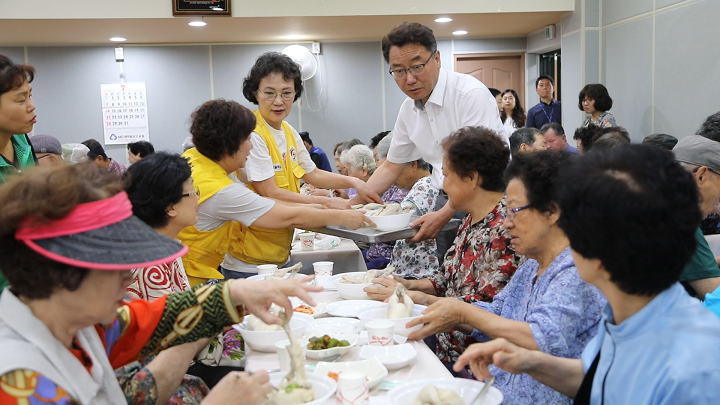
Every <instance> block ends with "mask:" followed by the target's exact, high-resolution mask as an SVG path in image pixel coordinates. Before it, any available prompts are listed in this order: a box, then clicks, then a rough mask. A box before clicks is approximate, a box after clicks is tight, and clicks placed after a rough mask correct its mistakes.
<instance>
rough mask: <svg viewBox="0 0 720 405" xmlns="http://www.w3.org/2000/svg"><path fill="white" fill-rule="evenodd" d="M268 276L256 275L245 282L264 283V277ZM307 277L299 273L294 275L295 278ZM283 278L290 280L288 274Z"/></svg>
mask: <svg viewBox="0 0 720 405" xmlns="http://www.w3.org/2000/svg"><path fill="white" fill-rule="evenodd" d="M269 275H270V274H256V275H254V276H250V277H248V278H246V279H245V280H249V281H264V280H265V277H267V276H269ZM307 276H308V275H307V274H300V273H296V274H295V278H303V277H307ZM283 278H284V279H285V280H288V279H290V273H288V274H286V275H285V276H284V277H283Z"/></svg>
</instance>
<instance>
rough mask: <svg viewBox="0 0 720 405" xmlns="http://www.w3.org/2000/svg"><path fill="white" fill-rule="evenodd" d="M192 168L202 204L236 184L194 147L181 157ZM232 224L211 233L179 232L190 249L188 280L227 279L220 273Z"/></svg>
mask: <svg viewBox="0 0 720 405" xmlns="http://www.w3.org/2000/svg"><path fill="white" fill-rule="evenodd" d="M182 156H183V157H185V158H187V159H188V162H189V163H190V166H191V167H192V179H193V183H194V184H195V187H197V188H198V189H199V190H200V201H199V203H200V204H202V203H203V202H204V201H206V200H207V199H208V198H210V197H212V196H213V195H215V193H217V192H218V191H220V190H222V189H223V188H225V187H228V186H230V185H232V184H233V181H232V180H231V179H230V177H228V174H227V172H226V171H225V169H223V168H222V167H220V165H218V164H217V163H216V162H214V161H213V160H211V159H208V158H207V157H205V156H204V155H202V154H201V153H200V152H198V150H197V149H195V148H192V149H188V150H187V151H185V153H183V154H182ZM231 226H232V222H231V221H227V222H225V223H224V224H223V225H222V226H221V227H219V228H217V229H214V230H212V231H200V230H198V229H197V228H196V227H195V226H194V225H193V226H188V227H187V228H185V229H183V230H182V231H180V234H179V235H178V239H180V241H181V242H182V243H183V244H184V245H186V246H187V247H188V248H189V249H190V250H189V251H188V252H187V254H186V255H185V256H183V258H182V260H183V266H185V272H186V273H187V275H188V276H189V277H195V278H204V279H207V278H214V279H224V278H225V277H224V276H223V275H222V273H220V272H219V271H217V268H218V266H220V263H222V261H223V259H224V258H225V253H227V251H228V245H229V243H230V237H229V236H230V228H231Z"/></svg>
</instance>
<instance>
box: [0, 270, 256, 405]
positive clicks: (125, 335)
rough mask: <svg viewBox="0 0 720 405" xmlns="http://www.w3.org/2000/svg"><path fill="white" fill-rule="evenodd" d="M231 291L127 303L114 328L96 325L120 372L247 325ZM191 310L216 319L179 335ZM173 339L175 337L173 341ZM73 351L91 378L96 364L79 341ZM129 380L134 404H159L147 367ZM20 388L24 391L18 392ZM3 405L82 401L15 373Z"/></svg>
mask: <svg viewBox="0 0 720 405" xmlns="http://www.w3.org/2000/svg"><path fill="white" fill-rule="evenodd" d="M229 287H230V284H229V283H221V284H215V285H211V286H204V285H203V286H198V287H195V288H194V289H193V290H192V291H184V292H180V293H177V294H171V295H167V296H163V297H160V298H158V299H157V300H155V301H154V302H148V301H144V300H135V301H132V302H127V303H126V304H125V305H124V306H123V307H121V308H119V309H118V311H117V319H116V320H115V321H114V322H113V323H111V324H108V325H95V330H96V331H97V333H98V335H99V337H100V339H101V340H102V342H103V344H104V346H105V348H106V353H107V356H108V359H109V360H110V364H111V365H112V366H113V367H114V368H118V367H121V366H123V365H126V364H130V363H132V362H133V361H137V360H139V359H142V358H145V357H148V356H150V355H153V354H156V353H157V352H158V351H160V350H163V349H166V348H168V347H172V346H177V345H181V344H183V343H188V342H194V341H196V340H198V339H201V338H204V337H211V336H216V335H217V334H218V333H219V332H220V331H222V330H223V329H224V328H225V327H227V326H229V325H232V324H235V323H238V322H241V321H242V317H243V315H244V313H242V312H238V308H236V307H233V306H228V305H226V303H231V302H232V299H231V298H230V288H229ZM191 311H200V312H201V313H202V312H206V313H210V314H213V316H203V317H202V318H201V319H200V321H199V322H198V323H197V324H195V326H194V327H193V328H192V329H191V330H189V331H187V333H186V334H176V333H175V332H174V331H175V330H182V329H183V328H184V321H185V318H184V317H183V316H182V314H183V313H185V312H191ZM169 335H174V336H173V338H172V339H169V338H168V337H169ZM67 350H69V351H70V352H71V353H72V354H73V355H74V356H75V358H76V359H77V360H78V361H79V362H80V363H81V364H82V365H83V366H84V367H85V369H86V370H88V373H90V372H91V371H90V370H92V368H93V367H94V365H93V362H92V359H91V358H90V356H89V355H88V354H87V353H86V351H85V350H84V349H83V348H82V346H81V345H80V344H79V342H78V340H77V339H75V342H74V344H73V348H71V349H67ZM136 367H137V365H136ZM128 375H129V376H131V377H130V380H129V381H125V382H124V386H123V388H124V390H125V396H126V399H127V400H128V403H129V404H136V403H153V404H154V403H155V402H156V401H155V400H156V399H157V388H156V384H155V380H154V377H153V376H152V373H151V372H150V370H148V369H147V368H141V369H139V370H137V372H135V373H131V374H128ZM139 381H140V382H139ZM128 384H129V385H128ZM132 385H135V388H137V389H134V390H133V391H132V392H134V393H135V394H134V395H136V396H135V397H130V396H128V391H127V389H128V387H129V386H132ZM19 387H22V389H17V388H19ZM131 388H132V387H131ZM206 388H207V387H206ZM138 389H139V390H138ZM154 399H155V400H154ZM130 401H133V402H130ZM180 401H183V399H182V398H181V399H179V400H178V401H176V402H171V403H183V402H180ZM190 403H192V402H190ZM0 404H3V405H5V404H8V405H28V404H29V405H34V404H38V405H39V404H45V405H47V404H55V405H76V404H79V402H77V401H76V400H75V398H72V397H71V396H70V395H69V394H68V392H67V391H65V389H63V387H60V386H58V385H57V384H55V383H54V382H53V381H51V380H50V379H48V378H47V377H45V376H44V375H42V374H40V373H37V372H35V371H32V370H14V371H11V372H9V373H7V374H5V375H2V376H0Z"/></svg>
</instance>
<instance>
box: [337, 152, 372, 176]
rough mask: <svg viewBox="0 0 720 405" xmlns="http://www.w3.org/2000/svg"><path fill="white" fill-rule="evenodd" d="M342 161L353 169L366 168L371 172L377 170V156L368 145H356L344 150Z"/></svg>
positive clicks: (341, 156)
mask: <svg viewBox="0 0 720 405" xmlns="http://www.w3.org/2000/svg"><path fill="white" fill-rule="evenodd" d="M340 163H342V164H343V165H345V166H346V167H347V168H348V169H352V170H360V169H362V168H365V169H367V171H368V173H370V174H372V173H373V172H374V171H375V158H374V157H373V153H372V151H371V150H370V148H368V147H367V146H366V145H355V146H353V147H352V148H350V149H348V150H346V151H344V152H343V153H342V154H341V155H340Z"/></svg>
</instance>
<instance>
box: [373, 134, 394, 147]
mask: <svg viewBox="0 0 720 405" xmlns="http://www.w3.org/2000/svg"><path fill="white" fill-rule="evenodd" d="M390 132H392V131H383V132H380V133H379V134H377V135H375V136H373V137H372V138H370V146H369V148H370V149H375V147H376V146H378V144H379V143H380V141H382V140H383V138H385V137H386V136H387V135H388V134H389V133H390Z"/></svg>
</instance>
